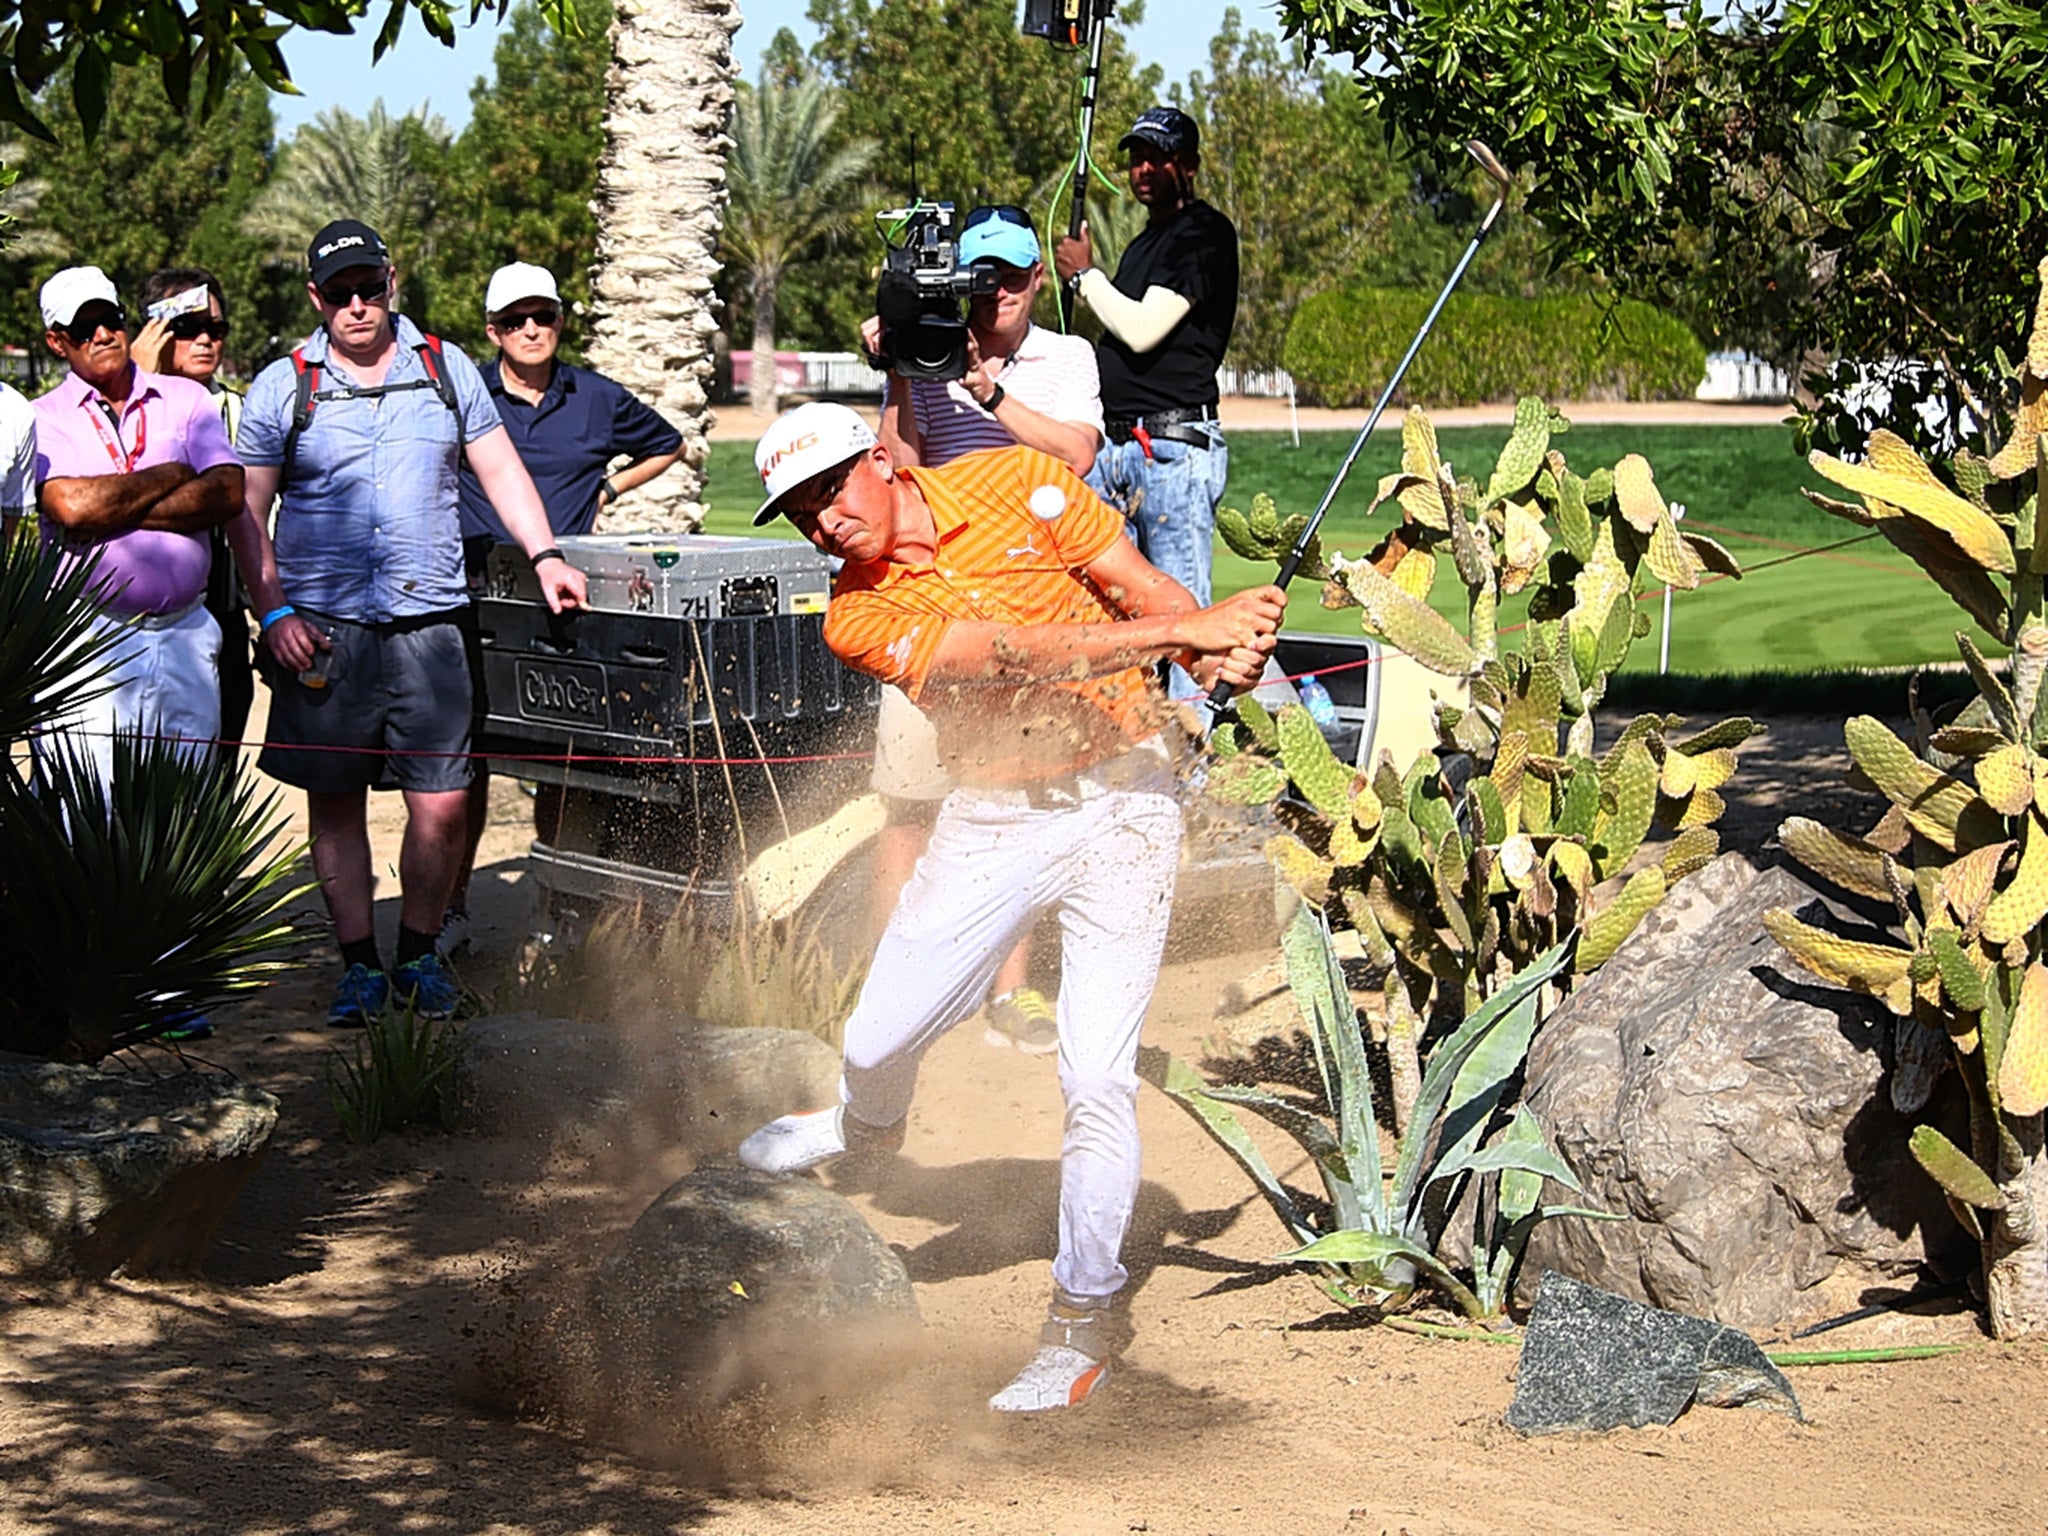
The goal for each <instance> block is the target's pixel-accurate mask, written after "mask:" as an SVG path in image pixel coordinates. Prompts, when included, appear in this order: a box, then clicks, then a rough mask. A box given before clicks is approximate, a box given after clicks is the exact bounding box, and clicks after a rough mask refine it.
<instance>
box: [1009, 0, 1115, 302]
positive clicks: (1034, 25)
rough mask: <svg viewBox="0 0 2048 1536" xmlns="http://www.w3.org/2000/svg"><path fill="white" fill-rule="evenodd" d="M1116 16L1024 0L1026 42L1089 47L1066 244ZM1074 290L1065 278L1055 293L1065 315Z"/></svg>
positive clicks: (1077, 218)
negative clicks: (1111, 22)
mask: <svg viewBox="0 0 2048 1536" xmlns="http://www.w3.org/2000/svg"><path fill="white" fill-rule="evenodd" d="M1115 12H1116V0H1024V21H1023V31H1024V35H1025V36H1026V37H1042V38H1044V39H1045V40H1046V41H1047V42H1049V43H1053V44H1055V45H1057V46H1060V47H1065V48H1076V47H1080V46H1081V45H1083V44H1086V46H1087V48H1088V69H1087V73H1086V74H1084V75H1083V76H1082V77H1081V142H1080V144H1079V145H1078V146H1077V147H1076V148H1075V150H1074V168H1073V193H1072V201H1071V203H1070V204H1069V206H1068V208H1067V238H1068V239H1069V240H1074V239H1078V238H1079V237H1080V234H1081V218H1082V215H1083V214H1084V213H1085V212H1086V210H1087V200H1088V172H1089V169H1090V167H1091V166H1092V165H1093V164H1094V161H1093V159H1092V158H1091V157H1090V156H1089V153H1088V151H1089V146H1090V145H1091V144H1093V142H1094V140H1095V98H1096V92H1097V89H1098V88H1099V87H1100V85H1101V84H1102V45H1103V42H1104V40H1105V39H1106V38H1107V37H1108V35H1109V18H1110V17H1111V16H1112V15H1114V14H1115ZM1054 195H1055V196H1057V195H1058V194H1054ZM1076 286H1077V282H1076V280H1074V279H1069V280H1068V281H1067V282H1066V283H1064V284H1062V285H1061V288H1060V292H1061V294H1062V296H1063V297H1064V298H1065V300H1066V311H1067V313H1068V314H1072V313H1073V309H1074V294H1075V288H1076Z"/></svg>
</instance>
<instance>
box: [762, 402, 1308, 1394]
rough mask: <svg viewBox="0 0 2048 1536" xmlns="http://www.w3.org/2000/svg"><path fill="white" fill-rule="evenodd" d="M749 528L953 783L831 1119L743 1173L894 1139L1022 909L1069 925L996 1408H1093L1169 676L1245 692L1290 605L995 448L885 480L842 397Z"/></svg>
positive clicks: (1172, 867)
mask: <svg viewBox="0 0 2048 1536" xmlns="http://www.w3.org/2000/svg"><path fill="white" fill-rule="evenodd" d="M755 465H756V467H757V468H758V469H759V470H760V471H761V476H762V480H763V482H764V483H765V485H766V488H767V493H768V495H767V500H766V501H765V502H763V504H762V506H761V510H760V513H759V514H758V515H757V516H756V518H755V521H756V522H757V523H766V522H769V521H771V520H772V519H774V518H775V517H777V516H787V517H788V518H789V519H790V521H791V522H793V523H795V524H796V526H797V528H798V529H799V530H800V531H801V532H802V533H803V535H804V537H805V538H807V539H809V540H810V541H811V542H812V543H813V544H815V545H817V547H818V548H819V549H821V550H823V551H824V552H825V553H827V554H829V555H834V556H837V557H838V558H839V559H841V560H843V561H844V562H845V565H844V568H843V569H842V570H841V572H840V574H839V576H838V578H837V579H836V580H835V582H834V584H833V590H832V602H831V606H830V608H829V609H828V610H827V612H826V618H825V639H826V643H827V644H828V645H830V646H831V648H832V650H833V652H834V653H835V654H836V655H838V656H839V657H840V659H841V660H843V661H845V662H846V663H847V664H848V665H849V666H852V667H856V668H858V669H859V670H861V671H864V672H868V673H871V674H873V675H874V676H876V677H880V678H882V679H884V680H885V681H888V682H892V683H895V684H897V685H898V686H900V687H901V688H903V689H904V691H905V692H907V693H908V694H909V695H910V696H911V697H912V698H913V699H914V700H916V701H917V703H918V704H919V706H920V707H921V708H923V709H924V710H925V711H926V713H927V714H929V715H930V716H931V718H932V720H933V723H934V724H935V726H936V727H937V730H938V735H939V746H940V752H941V755H942V756H943V757H944V758H945V759H946V761H947V765H948V767H949V768H950V769H951V770H952V772H953V774H954V776H955V779H956V782H957V783H958V785H959V788H957V789H956V790H955V791H954V792H953V793H952V794H951V795H949V796H948V797H947V799H946V801H945V803H944V804H943V805H942V806H941V807H940V810H939V817H938V823H937V825H936V826H935V827H934V828H933V830H932V838H931V843H930V845H929V846H928V848H927V849H926V852H925V855H924V857H923V859H922V860H920V861H919V863H918V866H917V871H916V873H915V874H914V875H912V876H911V879H910V883H909V884H908V885H907V886H906V887H905V888H904V891H903V895H902V897H901V898H900V899H899V901H898V902H897V906H896V910H895V912H894V914H893V915H892V916H891V917H890V920H889V926H888V929H887V931H886V932H885V933H884V934H883V936H882V940H881V943H880V945H879V947H878V948H877V950H876V953H875V960H874V966H873V968H872V969H871V970H870V971H869V973H868V978H867V982H866V985H865V986H864V987H863V988H862V989H861V996H860V1000H859V1001H858V1002H857V1003H856V1004H855V1005H854V1010H853V1013H852V1015H851V1016H850V1017H849V1018H848V1019H847V1021H846V1031H845V1048H844V1063H843V1076H842V1078H841V1085H840V1100H841V1102H840V1103H839V1104H837V1105H834V1106H832V1107H830V1108H826V1109H819V1110H812V1111H809V1112H806V1113H800V1114H791V1115H784V1116H783V1117H782V1118H781V1119H779V1120H774V1121H771V1122H770V1123H769V1124H767V1125H765V1126H763V1127H762V1128H761V1129H760V1130H758V1131H756V1132H754V1134H753V1135H751V1136H749V1137H748V1138H747V1139H746V1141H745V1142H744V1143H742V1144H741V1147H740V1158H741V1160H742V1161H743V1162H745V1163H746V1164H747V1165H748V1166H749V1167H752V1168H757V1169H761V1170H764V1171H768V1172H782V1173H793V1172H796V1171H798V1170H801V1169H805V1168H813V1167H816V1166H818V1165H819V1164H821V1163H824V1162H826V1161H829V1160H830V1159H832V1158H835V1157H838V1156H840V1155H842V1154H844V1153H846V1152H848V1151H867V1150H893V1149H894V1148H895V1147H898V1146H900V1145H901V1144H902V1139H903V1125H904V1118H905V1116H906V1115H907V1114H908V1113H909V1110H910V1099H911V1091H912V1089H913V1087H914V1086H915V1083H916V1079H917V1067H918V1062H919V1060H920V1059H921V1058H922V1056H923V1054H924V1052H925V1051H926V1049H927V1048H929V1047H930V1045H931V1044H932V1042H933V1041H935V1040H936V1039H938V1037H939V1036H940V1035H942V1034H944V1033H945V1032H946V1031H947V1030H949V1029H951V1028H952V1027H953V1026H954V1025H955V1024H957V1023H959V1022H960V1021H961V1020H962V1019H965V1018H967V1017H969V1016H971V1015H972V1014H973V1013H974V1012H975V1010H976V1009H977V1008H979V1007H980V1006H981V1000H982V998H983V997H984V996H985V995H986V994H987V991H988V985H989V981H990V978H991V977H992V975H993V974H994V971H995V967H996V965H997V964H998V962H999V961H1000V960H1001V959H1002V957H1003V956H1004V955H1005V954H1006V953H1008V951H1009V948H1010V946H1011V945H1012V944H1013V943H1014V942H1015V941H1016V939H1017V937H1018V935H1019V934H1020V933H1022V932H1023V931H1024V929H1025V928H1026V927H1027V926H1028V925H1029V924H1030V923H1031V922H1033V921H1034V920H1035V919H1036V918H1037V916H1038V915H1039V914H1040V913H1041V912H1043V911H1045V910H1047V909H1053V910H1056V911H1057V912H1058V913H1059V917H1060V928H1061V933H1062V952H1061V973H1062V976H1061V984H1060V995H1059V1001H1058V1006H1057V1013H1058V1021H1059V1039H1060V1044H1059V1069H1060V1088H1061V1091H1062V1093H1063V1094H1064V1096H1065V1100H1066V1130H1065V1136H1064V1142H1063V1146H1062V1150H1061V1156H1060V1220H1059V1252H1058V1255H1057V1256H1056V1257H1055V1259H1054V1261H1053V1273H1052V1278H1053V1300H1052V1308H1051V1313H1050V1316H1049V1318H1048V1321H1047V1322H1046V1325H1045V1328H1044V1330H1043V1332H1042V1333H1041V1335H1040V1347H1039V1349H1038V1351H1037V1353H1036V1354H1035V1355H1034V1356H1033V1357H1032V1359H1031V1361H1030V1363H1029V1364H1028V1365H1026V1366H1025V1368H1024V1370H1023V1371H1022V1372H1021V1373H1020V1374H1019V1375H1018V1376H1017V1378H1016V1379H1015V1380H1014V1381H1012V1382H1011V1383H1010V1384H1009V1386H1007V1387H1005V1388H1004V1389H1003V1390H1002V1391H1001V1392H998V1393H997V1394H996V1395H995V1396H994V1397H993V1398H991V1399H990V1400H989V1405H990V1406H991V1407H992V1408H996V1409H999V1410H1005V1411H1013V1412H1031V1411H1036V1410H1040V1409H1047V1408H1061V1407H1066V1406H1069V1405H1071V1404H1073V1403H1078V1402H1080V1401H1081V1400H1082V1399H1083V1398H1085V1397H1086V1396H1087V1395H1088V1394H1089V1392H1090V1391H1092V1390H1093V1389H1094V1388H1095V1386H1096V1385H1098V1384H1099V1383H1100V1382H1101V1381H1102V1380H1103V1378H1104V1377H1105V1375H1106V1374H1107V1371H1108V1367H1109V1361H1110V1357H1111V1355H1112V1353H1113V1351H1114V1344H1115V1339H1116V1336H1117V1334H1118V1333H1119V1332H1120V1331H1121V1324H1120V1320H1119V1318H1118V1317H1117V1315H1116V1314H1115V1313H1114V1312H1113V1311H1112V1305H1111V1304H1112V1302H1113V1301H1114V1300H1115V1298H1116V1295H1117V1293H1118V1292H1119V1291H1120V1290H1121V1289H1122V1288H1123V1285H1124V1283H1125V1281H1126V1280H1127V1279H1128V1278H1129V1274H1128V1271H1126V1270H1125V1268H1124V1266H1123V1262H1122V1259H1121V1258H1120V1256H1119V1255H1120V1250H1121V1248H1122V1246H1123V1238H1124V1232H1125V1230H1126V1228H1127V1227H1128V1226H1129V1225H1130V1218H1131V1209H1132V1206H1133V1204H1134V1202H1135V1200H1136V1198H1137V1193H1138V1117H1137V1090H1138V1079H1137V1074H1136V1070H1135V1062H1136V1058H1137V1050H1138V1032H1139V1029H1140V1027H1141V1026H1142V1025H1143V1023H1144V1018H1145V1009H1146V1007H1147V1005H1148V1004H1149V1003H1150V1002H1151V998H1152V989H1153V986H1154V984H1155V983H1156V982H1157V980H1158V974H1159V956H1160V951H1161V949H1162V947H1163V946H1164V944H1165V940H1166V927H1167V920H1168V918H1169V917H1170V915H1171V912H1172V904H1173V886H1174V877H1175V872H1176V869H1177V866H1178V862H1179V852H1180V808H1179V805H1178V804H1177V802H1176V800H1175V798H1174V795H1173V789H1174V787H1175V781H1174V778H1173V775H1172V773H1171V771H1170V764H1169V762H1168V758H1167V753H1166V749H1165V746H1164V744H1163V743H1162V741H1161V739H1160V736H1159V724H1160V720H1161V710H1162V704H1161V697H1160V694H1159V692H1158V690H1157V687H1156V684H1155V683H1154V681H1153V678H1152V674H1153V672H1154V671H1155V670H1156V664H1157V663H1158V662H1160V661H1161V660H1168V659H1170V660H1173V661H1177V662H1179V663H1180V664H1181V665H1183V666H1185V667H1187V668H1188V669H1189V671H1190V672H1192V673H1193V675H1194V676H1195V678H1196V680H1197V681H1198V682H1199V683H1200V684H1201V685H1202V686H1203V687H1204V688H1206V687H1208V686H1209V685H1210V684H1211V683H1213V682H1214V681H1216V680H1217V679H1219V678H1221V679H1227V680H1228V681H1229V682H1230V683H1232V684H1233V685H1234V686H1237V687H1249V686H1251V685H1252V684H1253V683H1255V682H1256V681H1257V680H1258V677H1259V674H1260V672H1261V670H1262V669H1263V667H1264V665H1265V659H1266V657H1267V655H1268V654H1269V653H1270V652H1271V650H1272V648H1273V640H1274V635H1275V632H1276V631H1277V630H1278V628H1279V624H1280V618H1281V614H1282V613H1283V611H1284V610H1285V607H1286V601H1287V600H1286V597H1285V595H1284V594H1283V593H1282V592H1281V591H1280V590H1279V589H1278V588H1276V587H1261V588H1258V589H1255V590H1253V591H1250V592H1243V593H1239V594H1238V595H1237V596H1235V597H1232V598H1228V599H1226V600H1225V601H1223V602H1221V603H1217V604H1215V605H1214V606H1213V607H1209V608H1202V607H1198V606H1197V605H1196V603H1195V600H1194V598H1193V597H1191V596H1190V595H1189V594H1188V591H1187V589H1186V588H1184V587H1182V586H1181V585H1180V584H1179V583H1178V582H1176V581H1175V580H1174V579H1173V578H1172V577H1170V576H1167V575H1166V574H1164V573H1163V572H1161V571H1159V570H1157V569H1155V568H1154V567H1153V566H1152V565H1150V564H1148V563H1147V562H1146V560H1145V558H1144V557H1143V556H1142V555H1140V554H1139V553H1138V551H1137V548H1136V546H1135V545H1133V544H1132V543H1131V542H1130V541H1129V539H1128V538H1126V537H1125V535H1124V531H1123V519H1122V517H1121V516H1120V515H1119V514H1118V513H1116V512H1114V511H1112V510H1111V509H1110V508H1109V507H1107V506H1106V505H1104V504H1103V502H1102V501H1101V500H1100V499H1099V498H1098V497H1097V496H1096V495H1095V493H1094V492H1092V491H1091V490H1089V489H1088V487H1087V485H1086V484H1085V483H1083V482H1082V481H1081V480H1080V479H1079V478H1078V477H1076V476H1075V475H1074V473H1073V472H1072V471H1071V470H1070V469H1068V468H1067V467H1066V466H1065V465H1064V464H1062V463H1060V462H1059V461H1058V460H1057V459H1054V458H1052V457H1051V456H1050V455H1048V454H1044V453H1040V452H1038V451H1037V450H1035V449H1030V448H1004V449H995V450H992V451H990V452H987V453H976V454H970V455H968V456H967V457H965V458H962V459H956V460H954V461H953V462H952V463H950V464H948V465H946V466H945V467H943V468H940V469H921V468H909V467H899V466H896V465H894V464H893V463H892V462H891V460H890V456H889V452H888V450H887V449H886V448H885V447H883V446H882V445H881V444H880V443H878V442H877V441H876V439H875V435H874V433H873V432H872V431H871V430H869V428H868V427H867V425H866V423H864V422H863V421H862V420H861V419H860V417H859V416H857V415H855V414H854V413H853V412H852V411H850V410H848V409H846V408H845V407H844V406H839V405H828V404H812V405H805V406H799V407H798V408H797V409H796V410H794V411H791V412H789V413H788V414H786V415H784V416H783V417H781V418H780V419H778V420H777V421H776V423H775V424H774V426H772V427H771V428H770V429H769V431H768V433H767V435H766V436H764V437H763V438H762V439H761V443H760V446H759V447H758V449H757V450H756V452H755Z"/></svg>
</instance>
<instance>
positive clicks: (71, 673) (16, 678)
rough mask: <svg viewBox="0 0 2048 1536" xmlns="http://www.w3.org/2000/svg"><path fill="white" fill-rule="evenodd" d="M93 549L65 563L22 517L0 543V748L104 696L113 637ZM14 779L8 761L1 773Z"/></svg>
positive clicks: (53, 548) (10, 763)
mask: <svg viewBox="0 0 2048 1536" xmlns="http://www.w3.org/2000/svg"><path fill="white" fill-rule="evenodd" d="M98 565H99V556H98V554H97V553H96V552H95V553H94V554H92V555H91V556H89V557H87V558H86V559H84V560H73V561H71V562H70V563H69V565H68V568H67V565H66V561H65V557H64V553H63V551H62V550H61V549H60V548H59V547H58V546H56V545H54V544H53V545H45V544H44V543H43V542H42V540H41V539H40V538H38V537H37V534H36V530H35V525H34V523H33V521H31V520H30V519H27V518H24V519H22V520H21V521H20V522H19V523H17V524H16V525H15V527H14V530H13V532H12V534H11V535H9V536H7V537H5V538H0V747H4V746H12V745H14V744H15V743H17V742H20V741H24V740H26V739H27V738H28V736H29V734H30V733H31V732H32V731H34V730H35V729H36V728H37V727H38V726H42V725H46V724H48V723H49V722H50V721H52V720H56V719H59V718H61V717H62V716H63V715H64V714H66V713H67V712H69V711H70V710H73V709H75V708H77V707H78V706H79V705H80V704H83V703H85V702H86V701H87V700H89V699H92V698H95V697H97V696H98V695H100V694H102V693H104V692H106V690H107V688H108V687H109V686H111V685H110V684H109V682H108V681H107V664H108V662H109V660H110V659H111V658H110V654H109V653H110V652H111V651H112V649H113V647H114V645H115V644H116V643H117V642H118V640H119V636H118V635H117V634H116V633H114V632H113V631H110V630H108V629H107V628H105V626H103V625H101V624H99V623H98V619H99V614H100V610H99V607H98V605H97V604H96V603H94V602H93V600H92V598H91V595H90V589H91V586H92V581H93V576H94V574H95V572H96V570H97V568H98ZM4 771H5V772H6V773H7V775H8V776H10V777H11V776H12V775H13V763H12V759H11V757H10V758H9V759H8V763H7V767H6V769H5V770H4Z"/></svg>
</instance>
